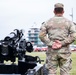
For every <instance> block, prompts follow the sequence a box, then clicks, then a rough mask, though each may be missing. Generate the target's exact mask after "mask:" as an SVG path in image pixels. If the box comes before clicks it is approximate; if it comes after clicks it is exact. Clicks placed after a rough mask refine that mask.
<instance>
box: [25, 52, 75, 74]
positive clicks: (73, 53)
mask: <svg viewBox="0 0 76 75" xmlns="http://www.w3.org/2000/svg"><path fill="white" fill-rule="evenodd" d="M26 54H27V55H31V56H39V57H40V59H41V60H44V62H42V64H44V63H45V59H46V55H45V52H32V53H28V52H27V53H26ZM58 75H59V69H58ZM70 75H76V52H72V70H71V71H70Z"/></svg>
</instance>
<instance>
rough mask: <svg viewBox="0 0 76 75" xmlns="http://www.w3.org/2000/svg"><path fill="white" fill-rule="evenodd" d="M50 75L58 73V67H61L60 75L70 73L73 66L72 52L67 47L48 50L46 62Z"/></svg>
mask: <svg viewBox="0 0 76 75" xmlns="http://www.w3.org/2000/svg"><path fill="white" fill-rule="evenodd" d="M45 67H46V68H47V69H48V75H57V68H58V67H59V69H60V75H70V74H69V72H70V70H71V68H72V60H71V52H70V50H69V49H68V48H67V47H63V48H62V49H59V50H52V49H51V48H48V51H47V52H46V64H45Z"/></svg>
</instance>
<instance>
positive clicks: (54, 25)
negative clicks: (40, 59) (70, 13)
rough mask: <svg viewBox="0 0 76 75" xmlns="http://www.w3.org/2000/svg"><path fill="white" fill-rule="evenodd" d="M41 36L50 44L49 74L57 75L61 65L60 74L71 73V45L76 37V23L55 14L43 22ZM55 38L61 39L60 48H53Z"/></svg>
mask: <svg viewBox="0 0 76 75" xmlns="http://www.w3.org/2000/svg"><path fill="white" fill-rule="evenodd" d="M39 38H40V39H41V41H42V42H44V43H45V44H46V45H47V46H48V50H47V52H46V68H47V69H48V71H49V74H48V75H56V73H57V72H56V71H57V67H58V66H59V67H60V75H69V71H70V70H71V68H72V60H71V51H70V50H69V45H70V44H71V43H72V42H74V40H75V38H76V30H75V25H74V24H73V23H72V22H71V21H69V20H68V19H66V18H65V17H63V16H61V17H58V16H54V17H53V18H51V19H50V20H48V21H47V22H45V23H43V24H42V26H41V28H40V33H39ZM55 40H59V41H61V43H62V47H61V48H60V49H57V50H53V49H52V48H51V46H52V44H53V42H54V41H55Z"/></svg>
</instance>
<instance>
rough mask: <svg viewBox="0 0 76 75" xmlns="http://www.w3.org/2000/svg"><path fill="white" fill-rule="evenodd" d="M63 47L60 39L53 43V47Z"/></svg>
mask: <svg viewBox="0 0 76 75" xmlns="http://www.w3.org/2000/svg"><path fill="white" fill-rule="evenodd" d="M61 47H62V44H61V42H60V41H59V40H55V42H54V43H53V45H52V49H59V48H61Z"/></svg>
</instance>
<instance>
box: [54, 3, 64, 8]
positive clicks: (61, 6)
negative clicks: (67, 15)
mask: <svg viewBox="0 0 76 75" xmlns="http://www.w3.org/2000/svg"><path fill="white" fill-rule="evenodd" d="M54 8H64V5H63V4H62V3H56V4H55V5H54Z"/></svg>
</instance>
